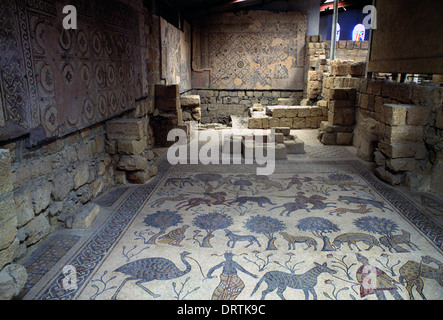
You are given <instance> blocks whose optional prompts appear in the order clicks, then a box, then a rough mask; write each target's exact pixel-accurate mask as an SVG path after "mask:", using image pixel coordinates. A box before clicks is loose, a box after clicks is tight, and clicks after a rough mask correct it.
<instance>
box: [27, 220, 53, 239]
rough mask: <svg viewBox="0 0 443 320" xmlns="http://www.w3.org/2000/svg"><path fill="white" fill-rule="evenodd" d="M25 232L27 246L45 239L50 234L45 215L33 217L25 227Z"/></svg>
mask: <svg viewBox="0 0 443 320" xmlns="http://www.w3.org/2000/svg"><path fill="white" fill-rule="evenodd" d="M26 231H27V232H28V237H27V238H26V240H25V243H26V245H27V246H30V245H32V244H34V243H37V242H38V241H40V240H42V239H43V238H45V237H46V236H47V235H48V234H49V233H50V232H51V226H50V224H49V221H48V219H47V218H46V216H45V215H43V214H41V215H39V216H36V217H34V219H32V220H31V221H30V222H29V223H28V224H27V225H26Z"/></svg>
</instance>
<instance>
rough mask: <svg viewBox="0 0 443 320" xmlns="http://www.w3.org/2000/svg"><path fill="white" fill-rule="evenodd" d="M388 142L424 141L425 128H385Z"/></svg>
mask: <svg viewBox="0 0 443 320" xmlns="http://www.w3.org/2000/svg"><path fill="white" fill-rule="evenodd" d="M384 136H385V138H386V141H391V142H400V143H402V142H403V143H404V142H417V141H421V140H423V137H424V133H423V127H421V126H420V127H418V126H407V125H405V126H389V125H387V126H386V127H385V135H384Z"/></svg>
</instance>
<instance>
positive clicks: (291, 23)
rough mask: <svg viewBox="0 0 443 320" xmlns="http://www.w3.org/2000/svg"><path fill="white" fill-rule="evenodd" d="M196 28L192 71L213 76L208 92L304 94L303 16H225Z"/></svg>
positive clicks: (261, 13)
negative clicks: (287, 91)
mask: <svg viewBox="0 0 443 320" xmlns="http://www.w3.org/2000/svg"><path fill="white" fill-rule="evenodd" d="M193 26H194V32H193V67H194V70H195V71H199V70H207V69H210V70H211V72H210V78H209V83H207V88H211V89H292V90H302V89H303V70H304V65H305V61H304V53H305V51H304V49H305V34H306V26H307V18H306V14H305V13H301V12H298V11H293V12H280V13H274V12H270V11H248V12H247V11H244V12H238V13H224V14H218V15H215V16H211V17H208V18H205V19H202V20H198V21H194V23H193Z"/></svg>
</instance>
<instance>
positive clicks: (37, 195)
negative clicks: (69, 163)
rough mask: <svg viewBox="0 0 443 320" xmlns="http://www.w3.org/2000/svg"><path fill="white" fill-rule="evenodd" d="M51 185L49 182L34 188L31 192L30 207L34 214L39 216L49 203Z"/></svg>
mask: <svg viewBox="0 0 443 320" xmlns="http://www.w3.org/2000/svg"><path fill="white" fill-rule="evenodd" d="M51 192H52V185H51V184H50V183H49V182H43V183H42V184H40V185H38V186H35V187H34V188H33V191H32V205H33V208H34V212H35V214H39V213H40V212H42V211H43V210H45V209H46V208H47V207H49V204H50V203H51Z"/></svg>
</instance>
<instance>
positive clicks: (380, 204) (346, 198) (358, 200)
mask: <svg viewBox="0 0 443 320" xmlns="http://www.w3.org/2000/svg"><path fill="white" fill-rule="evenodd" d="M338 201H342V202H344V203H346V204H351V203H356V204H367V205H371V206H374V207H375V208H378V209H380V210H381V211H382V212H385V210H384V209H388V210H389V211H393V210H392V209H391V208H388V207H386V206H385V204H384V203H383V202H381V201H376V200H372V199H364V198H358V197H350V196H338Z"/></svg>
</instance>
